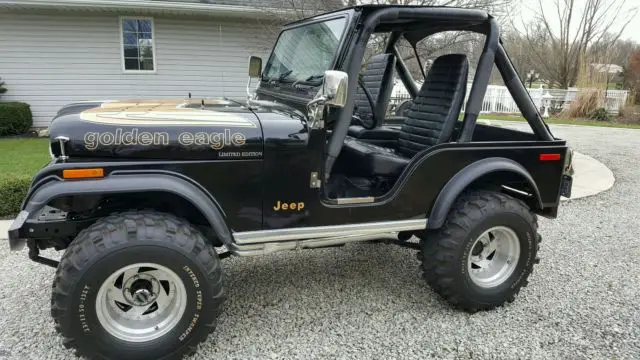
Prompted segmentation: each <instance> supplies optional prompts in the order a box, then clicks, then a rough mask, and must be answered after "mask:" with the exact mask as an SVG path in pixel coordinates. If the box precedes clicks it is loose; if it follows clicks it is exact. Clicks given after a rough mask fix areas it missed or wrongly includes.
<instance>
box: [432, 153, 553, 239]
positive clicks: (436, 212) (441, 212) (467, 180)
mask: <svg viewBox="0 0 640 360" xmlns="http://www.w3.org/2000/svg"><path fill="white" fill-rule="evenodd" d="M496 172H510V173H513V174H515V175H518V176H519V177H521V178H522V179H524V180H526V181H527V182H528V183H529V186H530V188H531V189H532V192H533V194H532V195H533V196H534V198H535V199H533V200H534V201H535V203H536V204H537V207H538V208H539V209H542V208H543V205H542V199H541V197H540V191H539V190H538V187H537V185H536V183H535V181H534V180H533V177H531V174H529V172H528V171H527V170H526V169H525V168H524V167H523V166H522V165H520V164H518V163H517V162H515V161H513V160H510V159H506V158H500V157H493V158H487V159H483V160H479V161H476V162H474V163H472V164H470V165H467V166H466V167H464V168H463V169H462V170H460V171H459V172H458V173H457V174H456V175H455V176H453V177H452V178H451V180H449V182H447V184H446V185H445V186H444V187H443V188H442V190H441V191H440V193H439V194H438V197H437V198H436V201H435V202H434V204H433V208H432V209H431V212H430V215H429V221H428V223H427V229H438V228H440V227H441V226H442V225H443V224H444V221H445V219H446V218H447V215H448V214H449V211H450V210H451V207H452V206H453V203H454V202H455V201H456V199H457V198H458V196H460V194H461V193H462V192H463V191H464V190H465V189H467V188H468V187H469V186H470V185H471V184H473V183H474V182H475V181H476V180H478V179H480V178H482V177H483V176H485V175H489V174H492V173H496Z"/></svg>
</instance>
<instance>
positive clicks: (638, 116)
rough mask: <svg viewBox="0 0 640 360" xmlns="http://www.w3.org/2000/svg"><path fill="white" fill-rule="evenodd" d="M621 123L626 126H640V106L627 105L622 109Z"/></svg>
mask: <svg viewBox="0 0 640 360" xmlns="http://www.w3.org/2000/svg"><path fill="white" fill-rule="evenodd" d="M619 122H622V123H625V124H640V105H630V104H627V105H625V106H624V107H623V108H622V109H620V119H619Z"/></svg>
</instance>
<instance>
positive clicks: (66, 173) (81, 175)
mask: <svg viewBox="0 0 640 360" xmlns="http://www.w3.org/2000/svg"><path fill="white" fill-rule="evenodd" d="M62 177H63V178H65V179H96V178H103V177H104V169H102V168H95V169H68V170H63V171H62Z"/></svg>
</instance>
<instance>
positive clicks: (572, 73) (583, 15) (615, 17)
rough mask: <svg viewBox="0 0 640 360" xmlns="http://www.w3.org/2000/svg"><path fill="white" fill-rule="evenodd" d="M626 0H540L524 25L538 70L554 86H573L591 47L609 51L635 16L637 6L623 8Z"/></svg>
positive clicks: (527, 40)
mask: <svg viewBox="0 0 640 360" xmlns="http://www.w3.org/2000/svg"><path fill="white" fill-rule="evenodd" d="M626 1H627V0H583V1H580V0H553V1H550V0H544V2H543V0H538V3H537V9H536V12H537V14H536V16H535V19H534V20H533V21H532V22H530V23H528V24H526V25H525V29H526V30H525V38H526V42H527V46H528V50H529V53H530V55H531V56H532V60H533V62H535V64H536V67H537V69H536V70H538V71H539V72H540V73H541V74H542V77H543V78H544V79H545V80H546V81H547V82H548V83H549V84H550V85H552V86H558V87H561V88H566V87H569V86H574V85H575V84H576V81H577V80H578V73H579V72H580V68H581V66H584V65H585V63H586V62H588V59H587V58H586V56H587V55H588V51H589V49H590V48H598V49H599V51H600V52H605V53H606V52H608V51H609V50H610V49H611V47H612V46H613V45H614V44H615V43H616V42H617V41H618V39H619V38H620V35H621V34H622V32H623V31H624V30H625V28H626V27H627V25H628V24H629V23H630V22H631V20H632V19H633V17H634V16H635V13H636V12H637V9H636V8H633V9H632V10H631V11H623V8H624V6H625V3H626ZM545 5H546V6H545ZM613 29H616V30H613Z"/></svg>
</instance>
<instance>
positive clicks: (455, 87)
mask: <svg viewBox="0 0 640 360" xmlns="http://www.w3.org/2000/svg"><path fill="white" fill-rule="evenodd" d="M468 72H469V62H468V61H467V57H466V55H463V54H449V55H444V56H440V57H439V58H437V59H436V60H435V61H434V63H433V65H432V66H431V69H430V70H429V74H428V75H427V78H426V80H425V82H424V84H423V85H422V87H421V88H420V91H419V92H418V95H417V96H416V98H415V99H414V100H413V104H412V105H411V107H410V109H409V111H408V116H407V119H406V120H405V121H404V124H403V125H402V127H401V129H400V131H399V133H398V137H397V139H396V140H395V146H394V147H382V146H379V145H375V144H371V143H368V142H364V141H362V140H359V139H355V138H353V137H350V136H347V138H346V139H345V143H344V146H343V148H342V153H343V155H342V156H343V159H344V160H343V161H345V162H347V163H348V164H349V167H350V168H351V169H352V171H354V172H356V173H357V174H358V175H361V176H383V177H395V176H398V175H400V173H401V172H402V170H404V168H405V166H406V165H407V164H408V163H409V162H410V161H411V158H412V157H413V156H414V155H415V154H416V153H418V152H420V151H422V150H425V149H427V148H430V147H432V146H434V145H437V144H441V143H444V142H448V141H450V139H451V135H452V133H453V129H454V126H455V124H456V121H457V120H458V115H459V114H460V109H461V108H462V103H463V101H464V98H465V94H466V90H467V76H468Z"/></svg>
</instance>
